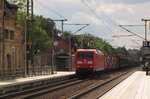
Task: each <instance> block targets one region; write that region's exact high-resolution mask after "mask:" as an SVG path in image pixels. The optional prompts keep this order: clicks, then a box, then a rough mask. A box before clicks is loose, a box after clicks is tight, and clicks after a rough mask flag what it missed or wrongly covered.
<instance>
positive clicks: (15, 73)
mask: <svg viewBox="0 0 150 99" xmlns="http://www.w3.org/2000/svg"><path fill="white" fill-rule="evenodd" d="M53 70H54V74H56V73H57V72H56V67H54V69H53ZM50 74H51V66H35V67H32V68H29V69H28V73H27V77H32V76H41V75H50ZM22 77H25V72H24V68H5V69H2V68H0V80H9V79H16V78H22Z"/></svg>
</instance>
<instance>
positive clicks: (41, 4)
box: [36, 0, 66, 19]
mask: <svg viewBox="0 0 150 99" xmlns="http://www.w3.org/2000/svg"><path fill="white" fill-rule="evenodd" d="M36 2H37V3H38V4H40V5H41V6H42V7H44V8H46V9H48V10H51V11H52V12H53V13H55V14H56V15H58V16H59V17H61V18H63V19H66V18H65V17H64V16H62V15H61V14H59V13H58V12H56V11H55V10H54V9H52V8H50V7H46V6H45V5H43V4H41V3H40V2H39V1H38V0H36Z"/></svg>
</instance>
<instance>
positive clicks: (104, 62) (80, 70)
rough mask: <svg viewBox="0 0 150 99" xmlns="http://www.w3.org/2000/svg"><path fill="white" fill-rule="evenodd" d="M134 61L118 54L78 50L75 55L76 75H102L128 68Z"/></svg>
mask: <svg viewBox="0 0 150 99" xmlns="http://www.w3.org/2000/svg"><path fill="white" fill-rule="evenodd" d="M131 65H133V61H132V59H130V58H128V57H126V56H121V55H117V54H108V53H103V52H101V51H100V50H96V49H78V50H77V51H76V53H75V70H76V75H77V76H80V75H87V74H92V75H93V74H95V73H100V72H101V71H106V70H114V69H118V68H127V67H129V66H131Z"/></svg>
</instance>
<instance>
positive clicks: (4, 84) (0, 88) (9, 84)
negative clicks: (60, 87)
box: [0, 71, 75, 93]
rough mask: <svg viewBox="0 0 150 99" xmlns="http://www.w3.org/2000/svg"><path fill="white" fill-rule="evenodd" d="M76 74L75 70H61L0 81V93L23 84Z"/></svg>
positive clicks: (51, 80) (53, 79)
mask: <svg viewBox="0 0 150 99" xmlns="http://www.w3.org/2000/svg"><path fill="white" fill-rule="evenodd" d="M73 75H75V72H74V71H69V72H68V71H60V72H58V71H57V73H55V74H50V75H42V76H34V77H26V78H18V79H13V80H5V81H0V93H5V92H6V91H7V90H10V89H14V88H16V86H17V87H18V86H19V87H20V86H23V85H26V86H27V85H29V84H32V85H33V84H34V83H38V82H40V83H41V82H44V83H46V82H48V81H49V82H53V81H56V80H59V79H60V80H61V79H65V78H67V77H69V76H73Z"/></svg>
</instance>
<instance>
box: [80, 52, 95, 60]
mask: <svg viewBox="0 0 150 99" xmlns="http://www.w3.org/2000/svg"><path fill="white" fill-rule="evenodd" d="M93 55H94V54H93V53H92V52H79V53H78V55H77V56H78V57H77V58H78V59H93V57H94V56H93Z"/></svg>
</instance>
